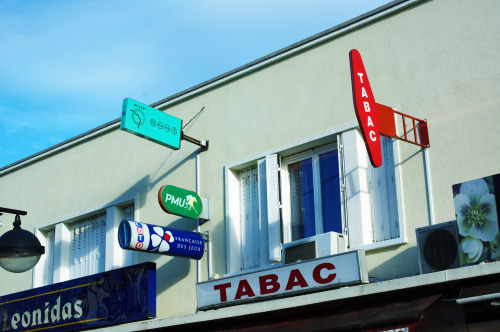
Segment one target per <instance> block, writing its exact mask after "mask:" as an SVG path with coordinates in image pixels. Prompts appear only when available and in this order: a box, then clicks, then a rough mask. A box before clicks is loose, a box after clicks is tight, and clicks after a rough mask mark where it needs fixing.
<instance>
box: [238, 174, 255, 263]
mask: <svg viewBox="0 0 500 332" xmlns="http://www.w3.org/2000/svg"><path fill="white" fill-rule="evenodd" d="M258 202H259V193H258V173H257V167H256V166H254V167H249V168H247V169H245V170H243V171H241V172H240V220H241V232H242V234H241V267H242V270H246V269H251V268H255V267H257V266H259V262H260V258H259V204H258Z"/></svg>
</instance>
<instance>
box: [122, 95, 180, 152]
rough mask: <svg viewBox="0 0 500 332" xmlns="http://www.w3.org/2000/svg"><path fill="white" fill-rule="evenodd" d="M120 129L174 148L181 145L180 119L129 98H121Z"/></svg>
mask: <svg viewBox="0 0 500 332" xmlns="http://www.w3.org/2000/svg"><path fill="white" fill-rule="evenodd" d="M120 129H121V130H124V131H126V132H129V133H131V134H134V135H137V136H139V137H142V138H145V139H147V140H150V141H152V142H155V143H158V144H161V145H163V146H166V147H169V148H171V149H174V150H178V149H179V148H180V147H181V131H182V120H181V119H179V118H176V117H175V116H172V115H170V114H166V113H163V112H162V111H159V110H157V109H156V108H153V107H151V106H148V105H146V104H143V103H140V102H138V101H136V100H133V99H130V98H125V99H124V100H123V108H122V117H121V123H120Z"/></svg>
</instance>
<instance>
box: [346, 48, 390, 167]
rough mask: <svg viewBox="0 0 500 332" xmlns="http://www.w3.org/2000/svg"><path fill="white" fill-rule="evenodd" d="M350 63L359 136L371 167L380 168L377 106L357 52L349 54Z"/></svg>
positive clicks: (380, 154)
mask: <svg viewBox="0 0 500 332" xmlns="http://www.w3.org/2000/svg"><path fill="white" fill-rule="evenodd" d="M349 61H350V63H351V83H352V97H353V102H354V110H355V112H356V117H357V118H358V123H359V127H360V128H361V134H362V135H363V139H364V141H365V145H366V150H367V151H368V156H369V157H370V162H371V163H372V165H373V167H380V166H382V147H381V144H380V129H379V121H378V112H377V104H376V103H375V98H374V97H373V93H372V89H371V87H370V82H369V81H368V75H366V70H365V66H364V65H363V60H362V59H361V54H359V52H358V50H356V49H353V50H351V51H350V52H349Z"/></svg>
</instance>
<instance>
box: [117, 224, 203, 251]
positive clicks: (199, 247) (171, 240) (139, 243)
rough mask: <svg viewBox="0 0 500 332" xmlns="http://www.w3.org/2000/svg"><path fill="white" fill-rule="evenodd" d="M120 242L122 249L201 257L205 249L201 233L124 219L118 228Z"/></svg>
mask: <svg viewBox="0 0 500 332" xmlns="http://www.w3.org/2000/svg"><path fill="white" fill-rule="evenodd" d="M118 243H120V247H122V249H128V250H137V251H147V252H152V253H156V254H162V255H168V256H179V257H185V258H191V259H197V260H199V259H201V258H202V257H203V253H204V251H205V243H204V241H203V237H202V236H201V235H200V234H199V233H193V232H187V231H181V230H179V229H174V228H167V227H163V226H156V225H150V224H145V223H140V222H137V221H130V220H122V222H121V223H120V227H119V228H118Z"/></svg>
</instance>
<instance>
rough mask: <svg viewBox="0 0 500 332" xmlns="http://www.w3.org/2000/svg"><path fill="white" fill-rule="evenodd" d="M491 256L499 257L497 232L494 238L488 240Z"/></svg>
mask: <svg viewBox="0 0 500 332" xmlns="http://www.w3.org/2000/svg"><path fill="white" fill-rule="evenodd" d="M490 251H491V258H492V259H496V258H500V234H497V236H496V237H495V240H493V241H491V242H490Z"/></svg>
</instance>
